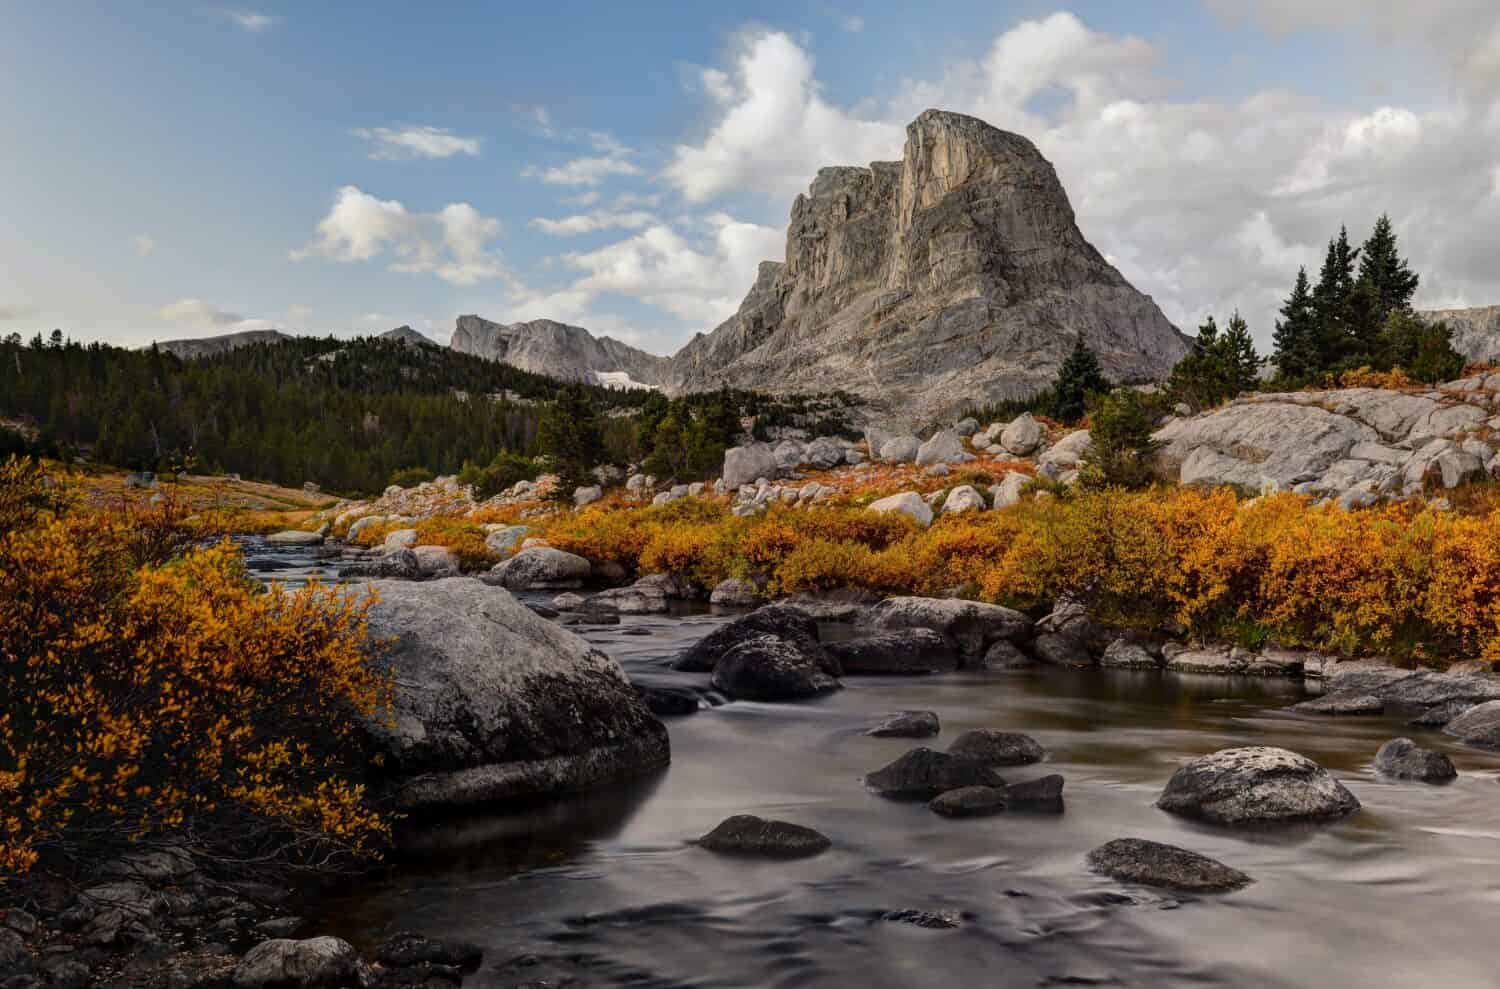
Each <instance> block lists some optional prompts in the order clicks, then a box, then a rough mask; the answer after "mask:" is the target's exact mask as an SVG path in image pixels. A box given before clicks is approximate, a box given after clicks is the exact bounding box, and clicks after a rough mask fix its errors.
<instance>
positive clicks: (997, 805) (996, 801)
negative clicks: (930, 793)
mask: <svg viewBox="0 0 1500 989" xmlns="http://www.w3.org/2000/svg"><path fill="white" fill-rule="evenodd" d="M1007 801H1008V794H1007V792H1006V788H1005V787H1003V786H961V787H959V788H958V789H957V790H949V791H948V792H947V793H940V794H938V795H937V796H936V797H933V798H932V801H931V802H930V803H928V805H927V808H928V809H929V810H931V811H932V812H933V813H934V814H941V815H943V816H944V817H988V816H989V815H991V814H998V813H1000V812H1001V811H1003V810H1004V809H1005V807H1006V803H1007Z"/></svg>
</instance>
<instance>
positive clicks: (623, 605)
mask: <svg viewBox="0 0 1500 989" xmlns="http://www.w3.org/2000/svg"><path fill="white" fill-rule="evenodd" d="M589 601H590V603H592V604H593V605H594V606H595V607H601V608H612V609H614V610H615V611H617V612H619V613H620V614H622V615H659V614H662V613H663V612H665V611H666V610H667V609H668V608H669V607H670V605H669V604H668V603H667V601H668V595H667V592H666V589H665V588H664V587H663V586H662V585H661V583H660V582H653V581H647V580H640V581H637V582H636V583H634V584H631V585H630V586H629V587H612V588H610V589H609V590H607V591H600V592H599V593H598V594H595V595H594V596H593V597H591V598H589Z"/></svg>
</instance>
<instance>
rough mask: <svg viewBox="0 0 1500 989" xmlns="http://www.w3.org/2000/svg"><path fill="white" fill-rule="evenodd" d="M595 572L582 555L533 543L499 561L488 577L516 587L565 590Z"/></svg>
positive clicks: (578, 584) (500, 583) (512, 588)
mask: <svg viewBox="0 0 1500 989" xmlns="http://www.w3.org/2000/svg"><path fill="white" fill-rule="evenodd" d="M592 573H593V566H592V565H591V564H590V563H589V561H588V560H585V559H584V558H583V557H581V556H575V555H574V554H572V553H565V552H563V551H562V550H560V549H553V548H552V547H551V546H533V547H531V548H530V549H523V550H521V552H519V553H517V554H516V555H515V556H513V557H511V558H510V559H508V560H506V561H505V562H504V563H497V564H495V566H494V568H493V569H492V570H490V572H489V574H488V575H487V576H486V579H487V580H488V581H489V582H490V583H494V584H499V585H500V586H501V587H504V588H508V589H509V590H512V591H521V590H528V589H530V590H545V589H551V590H559V591H561V590H567V589H569V588H575V587H582V586H583V582H584V581H586V580H588V579H589V576H590V574H592Z"/></svg>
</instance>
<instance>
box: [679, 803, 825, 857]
mask: <svg viewBox="0 0 1500 989" xmlns="http://www.w3.org/2000/svg"><path fill="white" fill-rule="evenodd" d="M697 844H698V846H699V847H700V848H706V849H708V850H709V851H711V852H723V853H726V854H731V855H759V856H766V857H769V858H802V857H805V856H809V855H817V854H818V853H820V852H824V851H827V850H828V848H829V847H831V846H832V844H833V843H832V842H831V841H829V840H828V838H827V836H825V835H823V834H821V833H819V832H817V831H814V830H813V829H812V828H806V827H803V826H802V825H800V824H788V823H787V822H786V821H768V820H766V819H765V818H762V817H756V816H754V815H753V814H736V815H735V816H734V817H730V818H727V819H725V820H724V821H723V822H721V823H720V824H719V826H718V827H716V828H714V829H713V830H712V831H710V832H709V833H708V834H706V835H704V836H703V837H702V838H699V839H698V841H697Z"/></svg>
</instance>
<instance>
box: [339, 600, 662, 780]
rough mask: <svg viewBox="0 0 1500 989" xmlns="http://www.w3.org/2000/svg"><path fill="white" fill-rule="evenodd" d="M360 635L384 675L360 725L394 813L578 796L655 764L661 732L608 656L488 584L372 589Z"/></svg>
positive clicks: (659, 763) (659, 760) (659, 753)
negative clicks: (366, 637) (389, 688)
mask: <svg viewBox="0 0 1500 989" xmlns="http://www.w3.org/2000/svg"><path fill="white" fill-rule="evenodd" d="M371 586H372V587H373V588H374V590H375V591H376V592H377V594H378V595H379V600H378V602H377V603H376V604H375V605H374V606H373V607H372V608H371V609H370V623H369V627H370V636H371V638H372V639H373V640H375V641H382V642H388V643H389V645H388V646H387V647H385V648H384V649H383V650H382V651H381V652H380V653H379V656H378V662H379V663H380V665H381V666H382V668H386V669H390V670H393V671H395V672H396V677H395V680H396V693H395V699H394V703H393V707H392V710H391V711H390V716H389V717H386V716H385V715H384V714H378V715H376V716H375V717H373V718H371V719H370V720H369V721H368V722H367V723H366V726H365V727H366V733H367V734H368V736H369V737H370V740H371V744H372V745H373V747H374V749H375V750H376V751H377V752H378V753H379V754H381V755H382V756H383V763H384V767H385V768H384V770H383V772H384V773H386V774H387V779H386V786H387V787H388V788H389V790H390V792H391V795H392V796H393V798H394V800H395V803H396V804H397V806H399V807H401V808H404V809H408V810H411V809H419V808H430V807H450V808H451V807H460V806H471V805H478V804H488V803H493V802H496V801H503V800H508V799H512V798H516V797H522V796H530V795H536V794H550V793H559V792H568V791H572V790H579V789H583V788H586V787H590V786H595V785H599V784H602V783H607V782H610V781H613V780H618V779H623V778H627V777H631V776H636V775H639V774H641V773H644V772H648V771H650V770H653V769H656V768H658V767H660V766H663V765H665V764H666V763H667V761H668V758H669V750H668V744H667V733H666V729H665V728H664V727H663V726H662V724H661V722H660V721H659V720H658V719H657V718H656V717H655V716H654V715H653V714H651V713H650V712H649V711H648V710H647V709H646V707H645V706H644V704H642V702H641V700H640V698H639V696H638V695H637V693H636V691H635V690H634V688H632V687H631V685H630V682H629V681H628V680H627V679H626V678H625V674H624V672H623V671H622V670H621V669H620V666H619V664H617V663H616V662H615V661H614V660H613V659H611V658H610V657H608V656H606V655H605V654H604V653H602V652H600V651H598V650H597V649H592V648H590V647H589V645H588V644H587V643H586V642H584V641H583V640H582V639H580V638H578V637H577V636H575V635H573V634H571V633H570V632H568V631H566V630H564V629H561V628H558V627H557V626H556V625H553V624H552V623H551V622H548V621H545V620H543V619H541V618H539V617H537V616H536V615H534V614H533V613H532V612H531V611H530V610H528V609H527V608H525V607H523V606H522V605H521V604H520V603H519V602H517V601H516V600H515V598H513V597H511V595H510V594H509V593H508V592H506V591H504V590H501V589H499V588H495V587H490V586H487V585H486V584H484V583H481V582H480V581H478V580H473V579H468V578H453V579H449V580H439V581H432V582H428V583H420V584H414V583H405V582H399V581H379V582H377V583H375V584H373V585H371Z"/></svg>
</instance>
